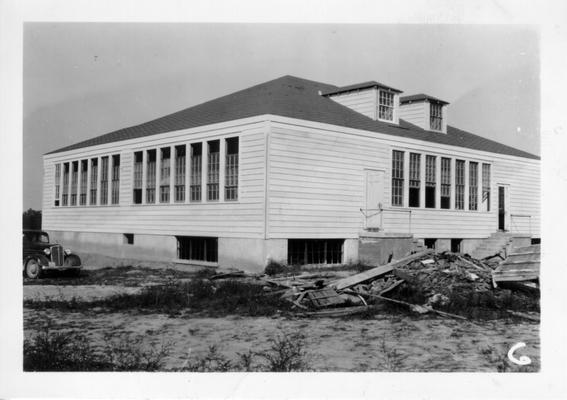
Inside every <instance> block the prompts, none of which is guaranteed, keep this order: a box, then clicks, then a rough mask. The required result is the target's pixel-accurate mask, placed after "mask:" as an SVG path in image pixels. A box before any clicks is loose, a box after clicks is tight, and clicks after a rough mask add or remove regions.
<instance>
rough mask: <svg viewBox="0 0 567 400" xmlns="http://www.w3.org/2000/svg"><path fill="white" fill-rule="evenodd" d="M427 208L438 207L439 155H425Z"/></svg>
mask: <svg viewBox="0 0 567 400" xmlns="http://www.w3.org/2000/svg"><path fill="white" fill-rule="evenodd" d="M424 206H425V208H437V156H434V155H431V154H426V155H425V204H424Z"/></svg>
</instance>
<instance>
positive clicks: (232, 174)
mask: <svg viewBox="0 0 567 400" xmlns="http://www.w3.org/2000/svg"><path fill="white" fill-rule="evenodd" d="M231 141H232V145H233V146H235V147H236V151H235V152H232V153H229V151H230V150H229V149H230V148H231ZM234 143H236V144H234ZM233 150H234V149H233ZM225 153H226V154H225V174H224V176H225V182H224V200H225V201H231V202H233V201H238V197H239V196H238V191H239V188H238V186H239V185H238V180H239V168H240V166H239V163H240V138H239V137H238V136H235V137H231V138H226V139H225Z"/></svg>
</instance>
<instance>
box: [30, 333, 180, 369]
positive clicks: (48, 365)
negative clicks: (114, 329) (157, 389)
mask: <svg viewBox="0 0 567 400" xmlns="http://www.w3.org/2000/svg"><path fill="white" fill-rule="evenodd" d="M104 342H105V345H104V347H103V348H102V349H99V348H95V347H94V346H93V345H92V344H91V341H90V339H89V338H88V337H87V336H85V335H83V334H81V333H78V332H75V331H69V332H60V331H52V330H51V329H50V326H49V324H48V325H46V326H44V327H43V328H42V329H41V330H40V331H39V333H37V334H36V335H35V336H34V337H32V338H30V339H26V340H25V341H24V371H157V370H159V369H160V368H162V366H163V362H164V359H165V357H167V355H168V354H169V351H170V346H171V345H169V344H166V345H162V346H161V347H157V346H155V345H153V344H152V345H150V346H149V347H145V346H144V345H143V337H141V336H132V335H128V334H123V335H120V337H118V338H117V337H111V336H108V337H106V338H105V340H104Z"/></svg>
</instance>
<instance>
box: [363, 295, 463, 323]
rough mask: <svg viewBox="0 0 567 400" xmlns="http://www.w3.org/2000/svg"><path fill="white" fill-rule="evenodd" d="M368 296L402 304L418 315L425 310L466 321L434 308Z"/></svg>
mask: <svg viewBox="0 0 567 400" xmlns="http://www.w3.org/2000/svg"><path fill="white" fill-rule="evenodd" d="M368 296H370V297H376V298H378V299H380V300H386V301H390V302H392V303H396V304H402V305H405V306H408V307H409V308H410V309H411V310H412V311H417V312H419V313H420V314H423V313H424V312H423V311H424V310H427V311H431V312H434V313H436V314H439V315H441V316H443V317H450V318H457V319H463V320H467V318H465V317H463V316H461V315H456V314H451V313H448V312H445V311H439V310H436V309H434V308H432V307H427V306H420V305H418V304H412V303H408V302H407V301H402V300H395V299H390V298H389V297H384V296H380V295H378V294H369V295H368Z"/></svg>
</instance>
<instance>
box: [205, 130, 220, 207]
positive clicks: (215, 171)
mask: <svg viewBox="0 0 567 400" xmlns="http://www.w3.org/2000/svg"><path fill="white" fill-rule="evenodd" d="M220 151H221V149H220V139H214V140H209V141H207V201H210V202H218V201H220V183H221V182H220Z"/></svg>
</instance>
